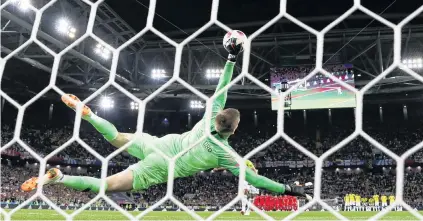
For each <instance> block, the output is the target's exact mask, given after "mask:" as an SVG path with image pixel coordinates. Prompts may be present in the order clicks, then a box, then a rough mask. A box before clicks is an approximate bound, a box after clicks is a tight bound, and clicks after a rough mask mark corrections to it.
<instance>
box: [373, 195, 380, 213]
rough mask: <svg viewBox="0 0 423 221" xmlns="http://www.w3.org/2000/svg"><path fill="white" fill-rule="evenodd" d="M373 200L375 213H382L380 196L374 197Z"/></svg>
mask: <svg viewBox="0 0 423 221" xmlns="http://www.w3.org/2000/svg"><path fill="white" fill-rule="evenodd" d="M373 199H374V202H375V211H380V204H379V195H378V194H375V195H373Z"/></svg>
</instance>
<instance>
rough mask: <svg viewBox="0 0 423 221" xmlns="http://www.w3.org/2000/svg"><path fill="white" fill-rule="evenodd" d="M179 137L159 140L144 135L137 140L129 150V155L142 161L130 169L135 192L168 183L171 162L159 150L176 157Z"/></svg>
mask: <svg viewBox="0 0 423 221" xmlns="http://www.w3.org/2000/svg"><path fill="white" fill-rule="evenodd" d="M179 136H180V135H177V134H170V135H166V136H164V137H161V138H158V137H155V136H151V135H149V134H146V133H142V134H140V135H138V136H137V137H136V138H135V139H136V140H135V142H134V143H133V144H132V145H130V146H129V147H128V149H127V151H128V153H129V154H131V155H132V156H134V157H136V158H138V159H140V160H141V161H139V162H138V163H136V164H134V165H131V166H129V168H128V169H129V170H131V171H132V174H133V179H134V180H133V184H132V187H133V190H142V189H147V188H148V187H150V186H151V185H155V184H159V183H164V182H167V179H168V178H167V174H168V166H169V162H168V161H167V160H166V158H165V157H164V156H162V155H161V154H160V153H158V152H157V150H159V151H161V152H162V153H163V154H165V155H167V156H169V157H172V156H174V155H175V154H176V153H177V152H178V151H177V148H175V147H178V145H177V144H178V140H179V139H178V138H179Z"/></svg>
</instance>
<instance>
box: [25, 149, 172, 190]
mask: <svg viewBox="0 0 423 221" xmlns="http://www.w3.org/2000/svg"><path fill="white" fill-rule="evenodd" d="M168 167H169V162H168V161H167V160H166V159H165V158H164V157H163V156H161V155H159V154H150V155H149V156H148V157H146V158H145V160H142V161H139V162H138V163H136V164H133V165H131V166H129V167H128V169H126V170H124V171H122V172H120V173H117V174H115V175H112V176H109V177H107V178H106V184H105V185H106V186H105V189H106V192H125V191H130V190H144V189H147V188H148V187H150V186H152V185H156V184H159V183H164V182H166V181H167V179H168ZM44 184H63V185H65V186H66V187H69V188H72V189H76V190H80V191H91V192H99V191H100V185H101V179H98V178H94V177H87V176H68V175H63V174H62V172H61V171H60V170H59V169H57V168H53V169H50V170H49V171H48V172H47V173H46V175H45V177H44ZM37 186H38V177H33V178H31V179H29V180H27V181H25V183H23V184H22V186H21V189H22V190H24V191H31V190H33V189H36V188H37Z"/></svg>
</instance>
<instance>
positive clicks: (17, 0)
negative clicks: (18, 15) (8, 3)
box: [12, 0, 31, 12]
mask: <svg viewBox="0 0 423 221" xmlns="http://www.w3.org/2000/svg"><path fill="white" fill-rule="evenodd" d="M12 4H14V5H16V7H18V9H19V10H21V11H22V12H26V11H28V9H29V6H30V5H31V1H30V0H12Z"/></svg>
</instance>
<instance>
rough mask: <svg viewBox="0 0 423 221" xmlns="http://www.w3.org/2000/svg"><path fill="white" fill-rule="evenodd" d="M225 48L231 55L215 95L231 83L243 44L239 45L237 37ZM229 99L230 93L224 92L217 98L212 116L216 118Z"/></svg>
mask: <svg viewBox="0 0 423 221" xmlns="http://www.w3.org/2000/svg"><path fill="white" fill-rule="evenodd" d="M223 47H224V48H225V50H226V51H227V52H228V53H229V55H228V60H227V62H226V64H225V68H224V69H223V73H222V75H221V76H220V79H219V83H218V84H217V87H216V91H215V94H216V93H217V92H219V91H220V90H221V89H222V88H224V87H225V86H226V85H228V84H229V82H231V79H232V74H233V72H234V66H235V62H236V57H237V56H238V54H239V53H240V52H242V51H243V44H242V43H241V44H240V43H239V39H237V38H236V37H234V38H229V39H228V40H227V41H226V42H225V43H224V44H223ZM227 97H228V91H227V90H226V91H224V92H223V93H222V94H220V95H219V96H217V97H216V98H215V99H214V101H213V105H212V115H213V116H215V115H216V114H217V113H218V112H219V111H221V110H223V108H225V104H226V98H227Z"/></svg>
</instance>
